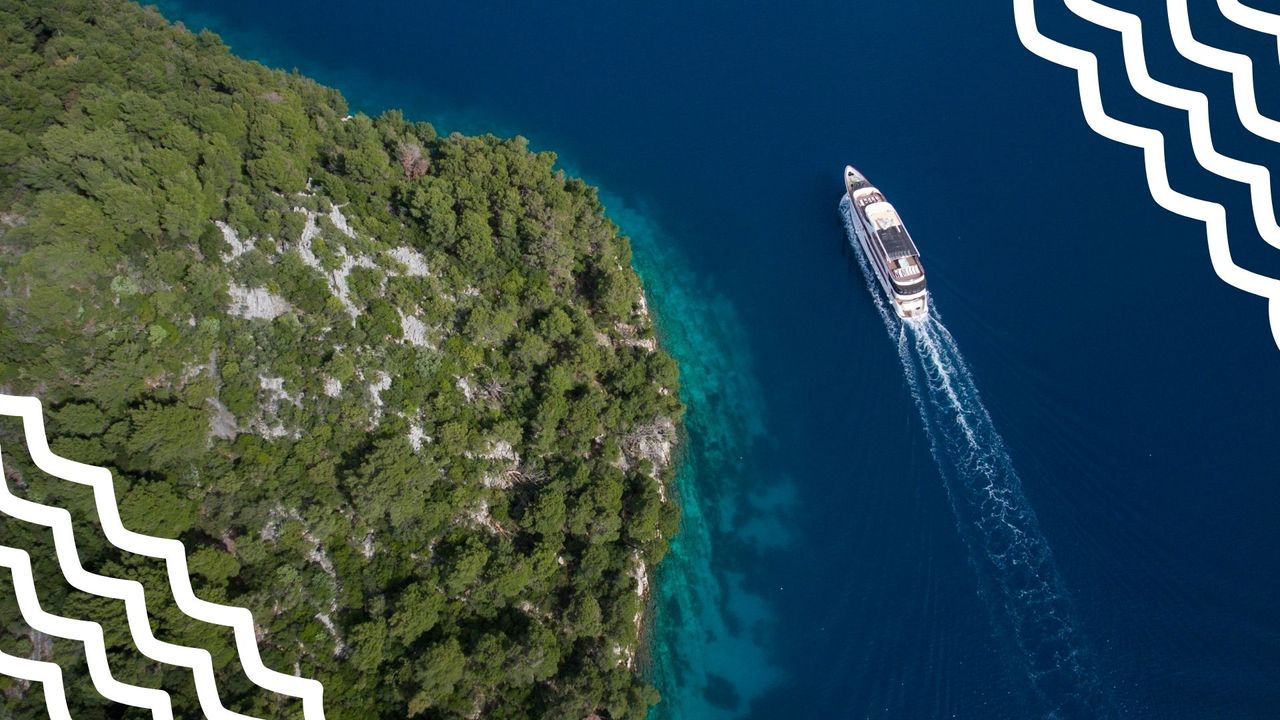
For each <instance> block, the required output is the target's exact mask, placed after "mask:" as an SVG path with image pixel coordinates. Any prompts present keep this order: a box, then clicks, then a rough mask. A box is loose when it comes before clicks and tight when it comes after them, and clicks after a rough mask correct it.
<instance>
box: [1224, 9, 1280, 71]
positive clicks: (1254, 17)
mask: <svg viewBox="0 0 1280 720" xmlns="http://www.w3.org/2000/svg"><path fill="white" fill-rule="evenodd" d="M1218 12H1220V13H1222V16H1223V17H1225V18H1226V19H1228V20H1230V21H1231V22H1233V23H1235V24H1237V25H1239V26H1240V27H1246V28H1249V29H1250V30H1257V31H1258V32H1261V33H1266V34H1268V35H1275V36H1276V57H1277V58H1280V15H1275V14H1273V13H1269V12H1263V11H1262V10H1259V9H1257V8H1252V7H1249V6H1248V5H1245V4H1244V3H1241V2H1240V1H1239V0H1218Z"/></svg>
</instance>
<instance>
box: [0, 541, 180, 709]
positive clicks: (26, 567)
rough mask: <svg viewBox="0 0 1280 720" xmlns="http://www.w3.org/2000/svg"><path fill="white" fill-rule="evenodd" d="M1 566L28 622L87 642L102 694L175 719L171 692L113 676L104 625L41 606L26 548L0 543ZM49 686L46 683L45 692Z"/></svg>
mask: <svg viewBox="0 0 1280 720" xmlns="http://www.w3.org/2000/svg"><path fill="white" fill-rule="evenodd" d="M0 566H4V567H7V568H9V570H10V571H11V572H12V574H13V589H14V594H15V595H16V596H17V599H18V610H19V611H20V612H21V613H22V619H23V620H24V621H26V623H27V624H28V625H30V626H31V627H33V628H35V629H36V630H38V631H40V632H42V633H44V634H46V635H53V636H54V637H60V638H64V639H67V640H77V641H79V642H81V643H83V644H84V657H85V662H86V663H88V665H89V677H90V679H91V680H93V686H94V687H95V688H97V690H98V692H100V693H102V696H103V697H105V698H107V699H108V700H114V701H115V702H118V703H124V704H125V705H131V706H133V707H140V708H146V709H148V710H150V711H151V715H152V717H153V718H155V720H173V707H172V706H171V705H170V702H169V694H168V693H166V692H165V691H163V690H155V689H152V688H143V687H138V686H136V685H126V684H125V683H122V682H120V681H119V680H116V679H115V678H114V677H112V676H111V668H110V667H109V666H108V664H107V648H106V641H105V639H104V638H103V635H102V626H100V625H98V624H97V623H94V622H88V621H85V620H72V619H70V618H64V617H59V616H57V615H50V614H49V613H47V612H45V611H44V609H43V608H41V607H40V599H39V598H38V597H37V595H36V583H35V578H34V577H33V575H32V573H31V558H30V557H29V556H28V555H27V553H26V552H25V551H22V550H18V549H16V548H11V547H5V546H0ZM55 667H56V666H55ZM61 675H62V674H61V672H59V673H58V677H59V678H61ZM49 686H50V685H49V684H48V683H46V685H45V689H46V693H47V692H48V688H49ZM59 687H60V685H59ZM55 693H57V694H59V695H61V691H60V690H55ZM62 706H63V707H62V711H63V712H64V713H66V700H65V699H63V700H62Z"/></svg>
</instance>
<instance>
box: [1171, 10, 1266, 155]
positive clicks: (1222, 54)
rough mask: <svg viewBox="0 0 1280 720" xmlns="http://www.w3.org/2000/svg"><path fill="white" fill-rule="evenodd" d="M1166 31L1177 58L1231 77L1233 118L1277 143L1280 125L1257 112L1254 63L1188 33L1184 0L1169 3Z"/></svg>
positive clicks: (1189, 26)
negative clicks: (1170, 34) (1238, 119)
mask: <svg viewBox="0 0 1280 720" xmlns="http://www.w3.org/2000/svg"><path fill="white" fill-rule="evenodd" d="M1168 7H1169V30H1170V31H1171V33H1172V35H1173V45H1174V47H1175V48H1177V50H1178V54H1180V55H1182V57H1184V58H1186V59H1188V60H1190V61H1191V62H1193V63H1196V64H1199V65H1203V66H1205V67H1207V68H1213V69H1214V70H1221V71H1222V72H1226V73H1230V74H1231V89H1232V93H1233V95H1234V97H1235V103H1236V114H1238V115H1239V116H1240V123H1241V124H1242V125H1244V127H1245V129H1246V130H1248V131H1249V132H1251V133H1253V134H1255V135H1258V136H1260V137H1264V138H1266V139H1267V140H1270V141H1272V142H1280V122H1277V121H1275V120H1273V119H1271V118H1269V117H1266V116H1264V115H1263V114H1262V112H1261V111H1259V110H1258V95H1257V90H1256V88H1255V85H1256V80H1255V78H1254V75H1253V60H1252V59H1251V58H1250V57H1249V56H1248V55H1241V54H1240V53H1233V52H1228V51H1226V50H1223V49H1221V48H1216V47H1213V46H1212V45H1205V44H1204V43H1202V42H1200V41H1199V40H1196V38H1195V36H1194V35H1193V34H1192V32H1191V16H1190V14H1189V13H1188V10H1187V0H1169V2H1168Z"/></svg>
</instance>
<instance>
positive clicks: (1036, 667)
mask: <svg viewBox="0 0 1280 720" xmlns="http://www.w3.org/2000/svg"><path fill="white" fill-rule="evenodd" d="M840 213H841V216H842V218H843V220H844V227H845V232H846V235H847V236H848V240H849V244H850V245H851V246H853V248H854V251H855V253H856V255H857V258H858V265H859V266H860V267H861V268H862V273H863V277H864V279H865V280H866V284H867V288H868V290H870V291H871V295H872V297H873V298H874V299H875V305H876V308H877V310H878V311H879V312H880V316H881V318H882V319H883V320H884V326H885V329H886V330H887V331H888V334H889V337H890V339H891V340H893V341H894V342H895V343H896V344H897V348H898V356H899V358H900V360H901V361H902V368H903V373H904V375H905V377H906V380H907V384H908V386H909V387H910V389H911V395H912V397H913V399H914V400H915V404H916V407H917V409H918V410H919V411H920V418H921V420H922V421H923V423H924V429H925V434H926V435H927V436H928V439H929V445H930V451H931V453H932V454H933V459H934V462H935V463H936V464H937V466H938V470H939V473H940V474H941V476H942V479H943V483H944V485H945V487H946V491H947V498H948V500H949V501H950V503H951V508H952V510H953V511H954V512H955V516H956V524H957V529H958V530H959V533H960V535H961V537H962V539H963V540H964V543H965V546H966V547H967V549H968V551H969V559H970V562H971V563H972V564H973V566H974V569H975V570H976V572H977V574H978V587H979V589H980V592H981V593H982V594H983V599H984V600H985V601H986V604H987V607H988V610H989V611H990V613H991V620H992V623H993V625H994V629H995V632H996V634H997V636H999V639H1001V640H1002V641H1004V642H1005V644H1006V645H1008V646H1009V648H1010V649H1011V650H1012V652H1010V653H1007V654H1008V655H1009V656H1010V659H1011V661H1012V662H1013V664H1015V665H1017V667H1018V669H1019V670H1021V671H1022V672H1023V673H1024V674H1025V677H1026V678H1027V680H1028V685H1029V691H1030V694H1031V695H1033V696H1034V699H1035V701H1036V704H1037V705H1039V706H1040V707H1041V709H1042V711H1043V712H1044V716H1045V717H1049V718H1062V719H1066V718H1101V717H1110V716H1111V715H1113V714H1114V713H1112V712H1111V711H1110V709H1109V706H1108V704H1107V702H1106V699H1105V698H1104V697H1103V693H1102V690H1101V687H1100V683H1099V680H1098V676H1097V674H1096V672H1095V671H1094V670H1093V668H1092V665H1091V661H1090V658H1089V652H1088V649H1087V648H1086V646H1085V642H1084V639H1083V638H1082V637H1081V633H1080V631H1079V629H1078V626H1077V624H1076V621H1075V617H1074V612H1073V610H1072V608H1071V599H1070V596H1069V595H1068V593H1067V591H1066V588H1065V587H1064V586H1063V583H1062V579H1061V578H1060V577H1059V575H1058V571H1057V569H1056V568H1055V567H1054V563H1053V554H1052V552H1051V551H1050V549H1049V544H1048V542H1047V541H1046V540H1045V538H1044V536H1043V535H1042V534H1041V532H1040V528H1039V524H1038V522H1037V520H1036V515H1035V512H1034V511H1033V510H1032V508H1031V505H1030V504H1029V503H1028V502H1027V499H1026V497H1025V496H1024V494H1023V492H1022V481H1021V479H1019V477H1018V474H1017V471H1016V470H1015V469H1014V467H1013V461H1012V460H1011V459H1010V457H1009V454H1008V452H1007V451H1006V450H1005V446H1004V440H1003V439H1001V437H1000V434H999V433H998V432H997V431H996V428H995V425H994V424H993V423H992V421H991V416H990V415H989V414H988V412H987V409H986V407H985V406H984V405H983V404H982V399H981V397H980V396H979V394H978V388H977V385H976V384H975V383H974V380H973V377H972V375H971V373H970V372H969V368H968V366H967V365H966V364H965V361H964V357H963V356H962V355H961V354H960V349H959V347H958V346H957V345H956V342H955V339H954V338H953V337H952V336H951V333H950V332H949V331H948V330H947V327H946V326H945V325H943V324H942V320H941V319H940V318H939V317H938V313H937V309H936V308H931V309H930V314H929V315H928V317H926V318H925V319H923V320H916V319H913V320H905V321H904V320H900V319H899V318H898V317H897V316H896V313H894V312H893V311H892V310H890V309H889V307H888V304H887V303H886V302H885V299H884V297H883V296H882V295H881V291H880V288H879V287H878V286H877V284H876V281H875V278H874V277H873V275H872V271H871V267H870V265H869V264H868V260H867V258H866V257H865V254H864V252H863V250H862V248H861V247H860V245H859V243H858V241H857V239H856V231H855V230H854V227H853V223H852V220H851V216H850V203H849V200H848V198H847V197H846V198H843V199H842V200H841V202H840Z"/></svg>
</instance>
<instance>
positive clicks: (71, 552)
mask: <svg viewBox="0 0 1280 720" xmlns="http://www.w3.org/2000/svg"><path fill="white" fill-rule="evenodd" d="M0 415H9V416H15V417H21V418H22V421H23V430H24V432H25V434H26V440H27V447H28V451H29V452H30V454H31V458H32V459H33V460H34V461H35V463H36V466H37V467H39V468H40V469H41V470H42V471H44V472H46V473H48V474H50V475H53V476H55V477H58V478H61V479H64V480H69V481H71V482H75V483H78V484H81V485H88V486H90V487H92V488H93V493H94V502H95V505H96V507H97V512H98V519H99V522H100V523H101V525H102V528H103V531H104V532H105V534H106V536H107V539H108V540H109V541H110V542H111V543H112V544H113V545H115V546H117V547H119V548H121V549H123V550H125V551H127V552H131V553H134V554H137V555H144V556H147V557H153V558H158V559H162V560H164V561H165V566H166V569H167V571H168V578H169V583H170V588H171V591H172V593H173V596H174V599H175V600H176V601H177V604H178V607H179V609H180V610H182V612H183V613H185V614H186V615H188V616H190V617H193V618H195V619H197V620H201V621H203V622H208V623H212V624H216V625H223V626H227V627H231V628H233V630H234V632H235V637H236V646H237V649H238V651H239V655H240V658H239V659H240V663H241V666H242V667H243V668H244V672H245V675H247V676H248V677H249V679H250V680H251V681H253V682H254V683H255V684H256V685H258V686H260V687H263V688H265V689H267V690H271V691H273V692H277V693H280V694H282V695H288V696H291V697H297V698H301V699H302V701H303V716H304V718H305V719H306V720H323V719H324V705H323V696H324V686H323V685H321V684H320V682H318V681H316V680H311V679H307V678H300V677H295V676H292V675H286V674H284V673H281V672H277V671H275V670H271V669H269V668H267V667H266V666H265V665H264V664H263V663H262V659H261V656H260V654H259V652H258V645H257V637H256V635H255V632H254V622H253V615H252V614H251V613H250V612H249V611H248V610H247V609H245V608H237V607H229V606H225V605H218V604H216V603H211V602H208V601H206V600H201V599H200V598H197V597H196V596H195V593H194V591H193V590H192V588H191V580H190V577H189V575H188V571H187V565H186V548H185V547H184V546H183V544H182V543H181V542H180V541H178V540H169V539H163V538H155V537H150V536H147V535H142V534H139V533H135V532H133V531H130V530H128V529H126V528H125V527H124V525H123V523H122V522H121V521H120V513H119V509H118V507H117V503H116V498H115V489H114V485H113V483H112V480H111V473H110V471H108V470H107V469H106V468H101V467H95V466H92V465H85V464H83V463H78V462H75V461H73V460H68V459H65V458H61V457H58V456H57V455H55V454H54V453H53V452H52V451H51V450H50V449H49V444H48V440H47V438H46V435H45V429H44V421H43V416H42V413H41V407H40V401H39V400H38V399H36V398H33V397H23V396H14V395H2V394H0ZM0 510H2V511H3V512H5V513H7V514H9V515H12V516H13V517H16V518H18V519H21V520H24V521H27V522H32V523H36V524H39V525H44V526H45V527H49V528H51V529H53V532H54V546H55V550H56V554H57V557H58V564H59V565H60V566H61V568H62V572H63V574H64V575H65V576H66V578H67V581H68V582H69V583H71V585H72V586H74V587H76V588H77V589H79V590H83V591H85V592H89V593H93V594H95V595H99V596H103V597H109V598H114V599H117V600H123V601H124V602H125V607H126V611H127V612H126V617H127V619H128V623H129V629H130V633H131V634H132V636H133V640H134V642H135V643H136V644H137V646H138V649H139V650H140V651H141V652H142V653H143V654H145V655H146V656H147V657H150V658H152V659H154V660H157V661H160V662H164V663H167V664H171V665H178V666H182V667H187V668H191V669H192V670H193V671H194V674H195V684H196V693H197V696H198V699H199V701H200V706H201V709H202V710H203V711H204V713H205V714H206V715H207V716H208V717H210V718H212V719H213V720H253V719H252V718H249V717H248V716H246V715H241V714H238V713H234V712H231V711H229V710H227V709H226V708H225V707H223V706H222V702H221V700H220V698H219V697H218V692H217V687H216V684H215V681H214V673H213V660H212V657H210V655H209V653H208V652H207V651H205V650H202V649H197V648H188V647H183V646H180V645H173V644H171V643H165V642H162V641H160V640H157V639H156V638H155V637H154V636H153V635H152V633H151V626H150V623H149V621H148V618H147V611H146V602H145V598H144V591H143V587H142V585H141V584H140V583H137V582H135V581H132V580H121V579H118V578H108V577H104V576H101V575H95V574H92V573H89V572H87V571H85V570H84V568H83V567H81V565H80V559H79V555H78V554H77V553H76V550H75V538H74V536H73V533H72V525H71V516H70V513H68V512H67V511H66V510H64V509H62V508H53V507H48V506H45V505H40V504H38V503H33V502H31V501H29V500H26V499H24V498H19V497H17V496H15V495H13V494H12V493H11V492H9V489H8V487H7V485H6V484H5V483H3V482H0Z"/></svg>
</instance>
